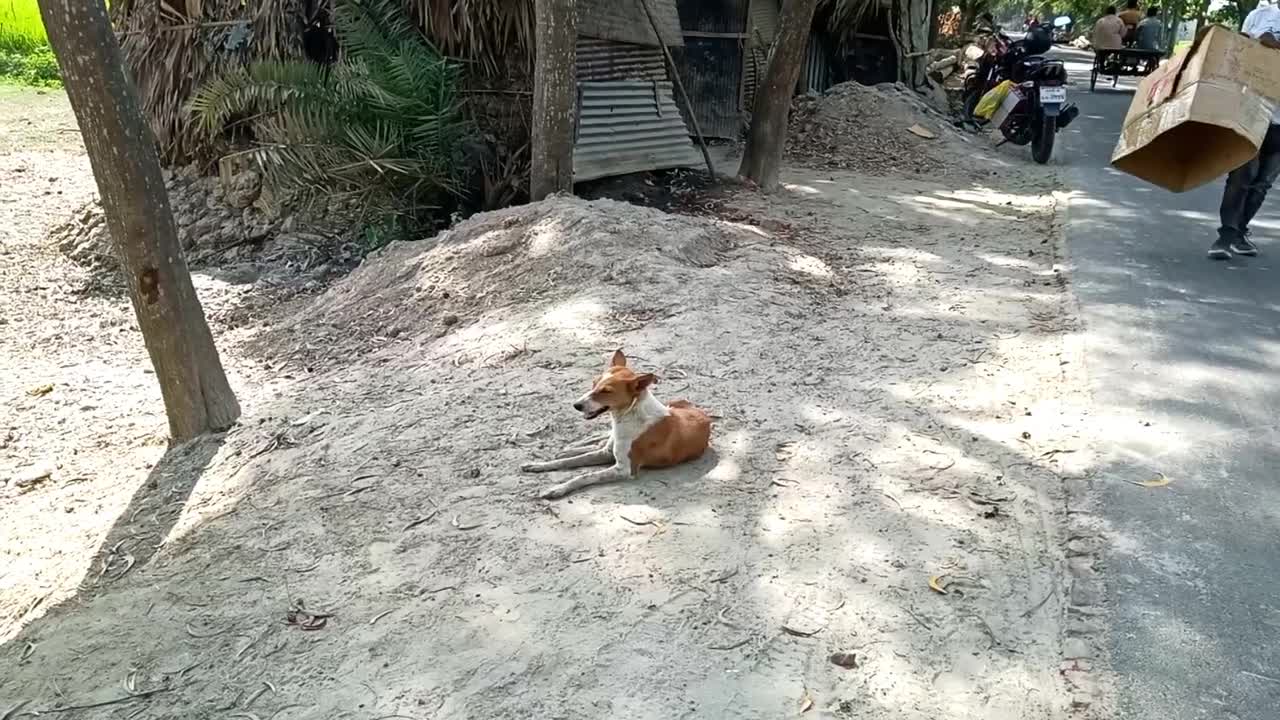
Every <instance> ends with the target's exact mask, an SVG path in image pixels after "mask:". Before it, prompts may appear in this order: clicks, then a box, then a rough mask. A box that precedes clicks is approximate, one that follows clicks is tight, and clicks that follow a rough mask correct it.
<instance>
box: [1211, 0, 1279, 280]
mask: <svg viewBox="0 0 1280 720" xmlns="http://www.w3.org/2000/svg"><path fill="white" fill-rule="evenodd" d="M1240 31H1241V32H1242V33H1244V34H1245V35H1248V36H1249V37H1251V38H1257V39H1258V41H1259V42H1261V43H1262V45H1263V47H1268V48H1271V49H1273V50H1280V8H1276V7H1275V6H1274V5H1259V6H1258V7H1257V9H1255V10H1254V11H1253V12H1251V13H1249V16H1248V17H1246V18H1245V19H1244V27H1242V28H1241V30H1240ZM1277 177H1280V108H1277V109H1276V110H1275V111H1274V112H1273V113H1272V115H1271V126H1270V127H1268V128H1267V134H1266V137H1264V138H1263V139H1262V147H1260V148H1258V154H1257V155H1256V156H1255V157H1254V158H1253V159H1252V160H1250V161H1249V162H1247V163H1245V164H1244V165H1241V166H1240V167H1239V168H1236V169H1235V170H1232V171H1231V174H1230V175H1227V187H1226V188H1225V189H1224V190H1223V191H1222V204H1221V206H1220V207H1219V208H1218V214H1219V216H1220V219H1221V221H1222V226H1221V227H1219V228H1218V239H1217V240H1216V241H1215V242H1214V243H1213V245H1211V246H1210V247H1209V257H1211V258H1213V259H1214V260H1226V259H1228V258H1230V257H1231V254H1232V253H1235V254H1236V255H1246V256H1253V255H1257V254H1258V246H1257V245H1254V244H1253V241H1252V240H1251V239H1250V238H1249V235H1250V233H1249V222H1250V221H1251V220H1253V217H1254V216H1255V215H1257V214H1258V210H1260V209H1262V203H1263V202H1264V201H1265V200H1266V199H1267V192H1268V191H1270V190H1271V185H1272V184H1273V183H1274V182H1275V181H1276V178H1277Z"/></svg>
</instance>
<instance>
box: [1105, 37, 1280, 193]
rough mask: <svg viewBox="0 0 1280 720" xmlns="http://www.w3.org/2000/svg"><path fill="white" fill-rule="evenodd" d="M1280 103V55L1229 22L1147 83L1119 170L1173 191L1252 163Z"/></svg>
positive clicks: (1132, 110)
mask: <svg viewBox="0 0 1280 720" xmlns="http://www.w3.org/2000/svg"><path fill="white" fill-rule="evenodd" d="M1278 99H1280V50H1272V49H1270V48H1265V47H1263V46H1262V45H1261V44H1260V43H1259V42H1258V41H1256V40H1252V39H1250V38H1247V37H1245V36H1243V35H1241V34H1239V33H1237V32H1235V31H1233V30H1229V29H1227V28H1225V27H1223V26H1221V25H1213V26H1210V27H1209V28H1207V30H1206V31H1204V32H1202V33H1201V34H1200V35H1198V36H1197V37H1196V39H1195V41H1194V42H1193V43H1192V44H1191V47H1190V48H1188V49H1187V50H1186V51H1184V52H1182V53H1180V54H1178V55H1177V56H1176V57H1174V58H1173V59H1172V60H1170V61H1169V62H1167V63H1165V64H1164V65H1162V66H1160V68H1159V69H1157V70H1156V71H1155V72H1153V73H1151V74H1150V75H1148V76H1147V77H1145V78H1143V80H1142V82H1141V83H1139V85H1138V90H1137V92H1136V93H1135V94H1134V96H1133V102H1132V103H1131V104H1130V105H1129V112H1128V114H1126V115H1125V118H1124V129H1123V130H1122V131H1121V133H1120V141H1119V142H1118V143H1116V148H1115V151H1114V152H1113V153H1112V154H1111V164H1112V165H1113V166H1114V167H1115V168H1116V169H1118V170H1121V171H1123V172H1126V173H1128V174H1130V175H1133V176H1135V177H1138V178H1141V179H1143V180H1146V181H1147V182H1150V183H1152V184H1154V185H1159V186H1160V187H1162V188H1165V189H1167V190H1172V191H1173V192H1184V191H1186V190H1191V189H1193V188H1197V187H1200V186H1201V185H1204V184H1205V183H1207V182H1210V181H1212V180H1214V179H1215V178H1219V177H1222V176H1223V175H1225V174H1227V173H1229V172H1231V171H1232V170H1235V169H1236V168H1238V167H1240V166H1241V165H1243V164H1245V163H1246V162H1248V161H1249V160H1251V159H1252V158H1253V157H1254V155H1256V154H1257V153H1258V148H1259V147H1261V145H1262V138H1263V137H1264V136H1265V135H1266V133H1267V128H1268V127H1269V126H1270V124H1271V116H1272V111H1273V110H1274V109H1275V106H1276V100H1278Z"/></svg>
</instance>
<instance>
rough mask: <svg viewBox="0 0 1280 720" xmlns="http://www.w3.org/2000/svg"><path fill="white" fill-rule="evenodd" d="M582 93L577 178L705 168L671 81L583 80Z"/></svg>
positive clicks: (575, 162) (575, 149) (575, 160)
mask: <svg viewBox="0 0 1280 720" xmlns="http://www.w3.org/2000/svg"><path fill="white" fill-rule="evenodd" d="M578 90H579V93H580V94H579V98H580V99H579V102H578V123H577V140H576V142H575V143H574V147H573V178H574V180H576V181H581V180H594V179H596V178H602V177H611V176H614V175H625V174H627V173H633V172H643V171H646V170H660V169H664V168H676V167H695V166H698V165H701V164H702V156H701V155H700V154H699V153H698V150H697V148H695V147H694V145H693V142H692V141H691V140H690V139H689V129H688V128H687V127H686V126H685V124H684V120H683V119H682V118H681V117H680V111H679V110H677V109H676V103H675V100H674V99H673V96H672V90H671V83H669V82H665V81H664V82H658V81H648V82H645V81H643V80H619V81H611V82H582V83H578Z"/></svg>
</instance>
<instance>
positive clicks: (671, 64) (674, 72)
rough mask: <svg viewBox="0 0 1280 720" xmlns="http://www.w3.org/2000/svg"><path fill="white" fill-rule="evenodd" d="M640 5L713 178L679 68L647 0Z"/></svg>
mask: <svg viewBox="0 0 1280 720" xmlns="http://www.w3.org/2000/svg"><path fill="white" fill-rule="evenodd" d="M640 6H641V7H643V8H644V14H645V15H648V16H649V27H651V28H653V36H654V38H656V39H657V40H658V47H660V48H662V57H664V58H666V60H667V76H668V77H670V78H671V84H672V85H673V86H674V87H675V89H676V92H678V93H680V100H681V101H682V102H684V109H685V110H687V111H688V113H689V124H690V125H693V134H694V136H695V137H697V138H698V147H699V148H700V149H701V150H702V159H703V160H704V161H705V162H706V163H707V173H708V174H709V175H711V179H712V180H714V179H715V177H716V168H715V166H714V165H712V164H711V153H710V152H707V141H706V140H705V139H703V137H702V128H701V127H699V126H698V118H697V117H695V116H694V114H693V103H692V102H690V100H689V95H688V93H686V92H685V91H684V83H683V82H681V81H680V69H679V68H677V67H676V61H675V60H674V59H672V57H671V50H669V49H668V48H667V44H666V43H665V42H663V40H662V33H660V32H658V21H657V20H655V19H654V18H653V12H652V11H651V10H649V0H640Z"/></svg>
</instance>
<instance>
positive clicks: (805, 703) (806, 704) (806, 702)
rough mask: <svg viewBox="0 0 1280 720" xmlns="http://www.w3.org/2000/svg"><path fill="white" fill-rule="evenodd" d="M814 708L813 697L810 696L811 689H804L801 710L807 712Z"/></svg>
mask: <svg viewBox="0 0 1280 720" xmlns="http://www.w3.org/2000/svg"><path fill="white" fill-rule="evenodd" d="M812 709H813V698H811V697H809V691H808V690H805V691H804V697H802V698H800V712H802V713H805V712H809V711H810V710H812Z"/></svg>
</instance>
